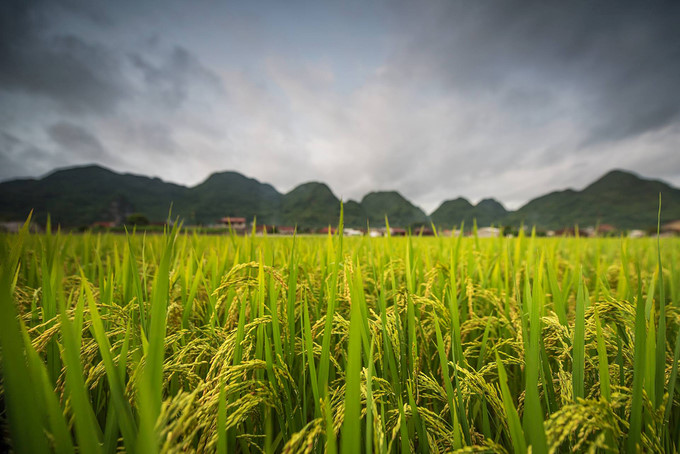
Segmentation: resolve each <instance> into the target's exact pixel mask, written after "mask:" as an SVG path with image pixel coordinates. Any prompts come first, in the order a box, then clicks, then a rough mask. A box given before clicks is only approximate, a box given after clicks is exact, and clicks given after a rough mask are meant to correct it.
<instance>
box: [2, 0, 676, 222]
mask: <svg viewBox="0 0 680 454" xmlns="http://www.w3.org/2000/svg"><path fill="white" fill-rule="evenodd" d="M679 23H680V2H670V1H652V2H632V1H631V2H629V1H609V0H608V1H598V2H591V1H570V2H543V1H541V2H539V1H519V0H517V1H515V0H511V1H500V0H498V1H485V2H471V1H467V2H464V1H444V0H442V1H423V2H409V1H405V0H397V1H377V2H364V1H345V2H319V1H309V2H303V1H296V0H293V1H285V2H282V1H267V2H261V1H242V2H213V1H202V0H199V1H191V2H186V1H180V0H163V1H161V0H152V1H149V0H142V1H132V0H123V1H117V2H106V1H89V0H55V1H49V0H40V1H24V0H6V1H3V2H0V180H7V179H12V178H17V177H25V176H40V175H42V174H44V173H46V172H49V171H51V170H52V169H54V168H56V167H65V166H73V165H81V164H86V163H98V164H101V165H104V166H107V167H110V168H112V169H114V170H117V171H124V172H132V173H140V174H145V175H149V176H158V177H160V178H162V179H164V180H167V181H172V182H176V183H181V184H185V185H194V184H196V183H198V182H200V181H202V180H204V179H205V178H206V177H207V176H208V175H209V174H211V173H213V172H217V171H222V170H235V171H238V172H241V173H243V174H245V175H247V176H250V177H253V178H256V179H258V180H260V181H263V182H267V183H271V184H272V185H274V186H275V187H276V188H277V189H278V190H280V191H282V192H285V191H288V190H290V189H292V188H293V187H295V186H296V185H298V184H300V183H303V182H306V181H313V180H314V181H323V182H325V183H327V184H328V185H329V186H330V187H331V189H332V190H333V191H334V192H335V194H336V195H338V196H339V197H343V198H344V199H361V197H362V196H363V195H364V194H365V193H367V192H369V191H372V190H397V191H399V192H401V193H402V194H403V195H404V196H405V197H407V198H408V199H409V200H411V201H413V202H414V203H416V204H417V205H420V206H421V207H422V208H424V209H425V210H426V211H427V212H431V211H432V210H433V209H434V208H436V207H437V205H439V203H440V202H442V201H444V200H447V199H454V198H456V197H458V196H463V197H466V198H468V199H470V200H472V201H477V200H480V199H482V198H486V197H495V198H497V199H498V200H500V201H501V202H503V203H504V204H505V205H506V206H507V207H509V208H516V207H518V206H519V205H521V204H522V203H524V202H526V201H527V200H529V199H531V198H533V197H536V196H538V195H541V194H544V193H546V192H548V191H552V190H558V189H564V188H567V187H574V188H577V189H580V188H581V187H583V186H584V185H586V184H588V183H589V182H591V181H593V180H594V179H596V178H597V177H599V176H600V175H602V174H604V173H605V172H607V171H608V170H610V169H613V168H621V169H627V170H631V171H634V172H636V173H638V174H640V175H642V176H645V177H650V178H658V179H663V180H665V181H667V182H669V183H671V184H673V185H675V186H680V26H678V24H679Z"/></svg>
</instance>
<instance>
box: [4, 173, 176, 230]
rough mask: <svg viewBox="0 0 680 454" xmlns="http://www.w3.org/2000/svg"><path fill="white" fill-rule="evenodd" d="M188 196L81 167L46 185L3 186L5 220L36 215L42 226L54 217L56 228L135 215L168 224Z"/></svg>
mask: <svg viewBox="0 0 680 454" xmlns="http://www.w3.org/2000/svg"><path fill="white" fill-rule="evenodd" d="M186 190H187V188H185V187H183V186H179V185H176V184H172V183H167V182H164V181H161V180H160V179H158V178H149V177H145V176H139V175H130V174H119V173H116V172H112V171H111V170H108V169H105V168H103V167H99V166H85V167H76V168H70V169H63V170H57V171H55V172H53V173H51V174H49V175H47V176H45V177H44V178H42V179H37V180H35V179H25V180H14V181H8V182H5V183H0V218H2V219H5V220H17V219H25V218H26V217H27V216H28V213H29V212H30V211H31V209H33V210H34V214H35V217H34V219H36V221H37V222H39V223H41V224H42V223H44V222H45V220H46V218H47V213H48V212H49V213H50V214H51V218H52V220H53V222H54V223H55V224H63V225H66V226H79V225H87V224H90V223H92V222H94V221H97V220H102V219H106V220H116V218H120V217H123V218H124V217H125V216H126V215H127V214H130V213H133V212H142V213H144V214H145V215H146V216H148V217H149V218H150V219H153V220H162V219H165V218H166V217H167V214H168V208H169V207H170V203H171V202H173V201H176V200H179V199H180V198H182V197H183V196H184V195H185V193H186Z"/></svg>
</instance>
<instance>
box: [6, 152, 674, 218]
mask: <svg viewBox="0 0 680 454" xmlns="http://www.w3.org/2000/svg"><path fill="white" fill-rule="evenodd" d="M659 193H661V194H662V210H661V221H662V222H668V221H671V220H675V219H680V189H677V188H674V187H671V186H669V185H668V184H667V183H664V182H663V181H658V180H651V179H645V178H642V177H640V176H638V175H635V174H633V173H630V172H625V171H622V170H613V171H611V172H609V173H607V174H605V175H603V176H602V177H601V178H600V179H598V180H597V181H595V182H593V183H592V184H590V185H589V186H587V187H586V188H584V189H583V190H581V191H577V190H574V189H567V190H564V191H557V192H552V193H550V194H546V195H543V196H541V197H538V198H536V199H533V200H531V201H529V202H528V203H527V204H526V205H524V206H523V207H521V208H520V209H519V210H517V211H515V212H508V211H506V210H505V208H504V207H503V205H501V204H500V203H499V202H497V201H495V200H493V199H484V200H482V201H481V202H479V203H478V204H477V205H472V204H471V203H470V202H469V201H467V200H466V199H464V198H458V199H455V200H447V201H445V202H444V203H442V204H441V205H440V206H439V208H437V209H436V210H435V211H434V212H433V213H432V215H431V219H432V222H433V223H434V224H435V225H437V226H439V227H444V228H451V227H455V226H458V225H460V223H461V222H463V221H464V222H465V225H466V226H471V225H472V223H473V220H474V219H476V220H477V224H478V225H479V226H480V227H481V226H486V225H491V224H494V225H511V226H518V225H520V224H522V223H523V224H525V225H536V226H537V227H539V228H546V229H557V228H562V227H569V226H573V225H575V224H578V225H580V226H582V227H585V226H594V225H596V224H598V223H599V224H611V225H613V226H615V227H617V228H620V229H631V228H647V227H651V226H655V225H656V218H657V210H658V200H659V199H658V198H659ZM339 205H340V201H339V199H338V198H337V197H336V196H335V195H334V194H333V192H332V191H331V189H330V188H329V187H328V186H327V185H325V184H324V183H320V182H311V183H305V184H301V185H299V186H297V187H296V188H295V189H293V190H292V191H290V192H288V193H287V194H281V193H279V192H278V191H277V190H276V189H275V188H274V187H273V186H271V185H269V184H266V183H262V182H259V181H257V180H256V179H253V178H248V177H246V176H243V175H241V174H240V173H237V172H219V173H214V174H212V175H210V177H208V178H207V179H206V180H205V181H204V182H202V183H200V184H198V185H196V186H194V187H185V186H181V185H177V184H173V183H168V182H165V181H162V180H160V179H158V178H149V177H146V176H141V175H132V174H121V173H117V172H113V171H111V170H109V169H106V168H103V167H100V166H95V165H91V166H83V167H74V168H67V169H59V170H56V171H54V172H52V173H50V174H48V175H46V176H45V177H43V178H38V179H31V178H29V179H19V180H12V181H6V182H2V183H0V220H6V221H10V220H22V219H26V217H27V216H28V213H29V212H30V211H31V210H33V211H34V219H35V220H36V221H37V222H38V223H40V224H44V223H45V221H46V219H47V213H50V215H51V218H52V221H53V223H55V224H60V225H62V226H64V227H78V226H85V225H90V224H92V223H93V222H95V221H117V222H121V221H123V220H124V219H125V218H126V216H128V215H130V214H132V213H141V214H143V215H144V216H146V217H147V218H148V219H149V220H151V221H152V222H153V221H163V220H165V219H166V218H167V215H168V211H169V208H170V206H172V216H173V218H174V217H175V216H178V217H180V218H181V219H183V220H184V221H185V223H186V224H197V223H199V224H204V225H205V224H212V223H215V222H217V221H218V220H219V219H220V218H221V217H224V216H239V217H245V218H247V219H248V221H249V222H251V221H252V219H253V218H254V217H257V222H258V224H275V225H290V226H292V225H297V226H298V227H299V228H300V229H309V228H318V227H325V226H328V225H336V224H337V223H338V220H339ZM385 216H387V217H388V219H389V222H390V225H391V226H394V227H411V226H417V225H429V223H430V217H428V216H427V215H426V214H425V213H424V212H423V210H421V209H420V208H418V207H417V206H415V205H413V204H412V203H411V202H409V201H408V200H407V199H406V198H404V197H403V196H402V195H401V194H399V193H398V192H396V191H383V192H371V193H369V194H366V196H364V198H363V199H362V200H361V202H356V201H353V200H349V201H347V202H346V203H345V204H344V220H345V225H346V226H347V227H360V228H361V227H363V228H365V227H366V225H367V224H370V225H371V226H375V227H380V226H384V225H385Z"/></svg>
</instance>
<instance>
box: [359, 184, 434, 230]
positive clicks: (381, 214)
mask: <svg viewBox="0 0 680 454" xmlns="http://www.w3.org/2000/svg"><path fill="white" fill-rule="evenodd" d="M361 206H362V207H363V208H364V211H365V212H366V214H367V216H368V221H369V223H370V225H371V226H372V227H381V226H384V225H385V216H387V218H388V221H389V223H390V225H391V226H403V227H409V226H412V225H416V224H420V225H423V224H425V225H427V224H429V218H428V217H427V215H426V214H425V213H424V212H423V210H421V209H420V208H418V207H416V206H415V205H413V204H412V203H411V202H409V201H408V200H406V199H405V198H404V197H403V196H402V195H401V194H399V193H398V192H396V191H383V192H370V193H368V194H366V195H365V196H364V198H363V199H362V200H361Z"/></svg>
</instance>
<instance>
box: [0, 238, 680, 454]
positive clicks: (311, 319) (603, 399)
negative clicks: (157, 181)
mask: <svg viewBox="0 0 680 454" xmlns="http://www.w3.org/2000/svg"><path fill="white" fill-rule="evenodd" d="M679 254H680V241H678V240H677V239H673V238H664V239H660V240H658V242H657V240H656V239H635V240H629V239H626V238H620V239H584V238H578V237H577V238H537V237H535V236H533V235H530V236H525V235H524V234H522V233H520V236H519V237H517V238H493V239H481V238H476V237H472V238H464V237H453V238H451V237H405V238H402V237H399V238H397V237H389V236H387V237H384V238H368V237H359V238H356V237H352V238H343V236H342V228H340V229H338V231H337V233H335V234H329V235H328V236H322V237H317V236H308V237H305V236H297V237H273V236H269V237H268V236H266V235H264V236H255V235H248V236H244V237H239V236H233V235H232V236H199V235H196V234H189V233H186V232H185V231H182V230H181V229H180V228H179V227H177V226H175V227H174V228H169V229H167V230H166V232H165V233H164V234H161V235H140V234H136V233H134V232H132V233H129V234H127V235H116V234H96V235H95V234H90V233H85V234H69V233H62V232H51V231H50V230H49V229H48V230H47V232H46V233H44V234H29V233H28V231H27V229H24V231H22V232H21V233H20V234H18V235H9V234H6V235H2V236H1V237H0V346H1V347H2V351H1V356H2V389H1V390H0V395H1V400H0V402H1V404H0V405H1V410H2V412H1V414H0V431H1V433H2V441H1V443H2V445H1V446H0V449H1V450H9V451H14V452H19V453H42V452H58V453H70V452H87V453H91V452H92V453H94V452H101V453H115V452H119V451H124V452H132V453H135V452H136V453H152V452H163V453H175V452H177V453H179V452H219V453H233V452H244V453H259V452H264V453H273V452H284V453H317V452H330V453H336V452H342V453H355V452H360V451H363V452H378V453H393V452H421V453H439V452H504V453H523V452H527V451H528V450H529V449H531V451H532V452H534V453H537V452H538V453H542V452H573V451H577V452H607V451H611V452H615V451H624V450H625V451H628V452H638V451H641V450H642V451H658V452H675V451H677V450H678V448H680V440H679V439H678V437H679V436H680V429H679V427H678V425H679V424H680V397H678V396H677V395H676V390H677V389H678V388H679V387H678V386H676V385H677V379H678V368H677V363H678V356H679V355H680V310H678V306H677V304H678V292H679V291H680V287H679V284H680V269H678V267H677V265H676V264H677V263H678V255H679Z"/></svg>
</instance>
